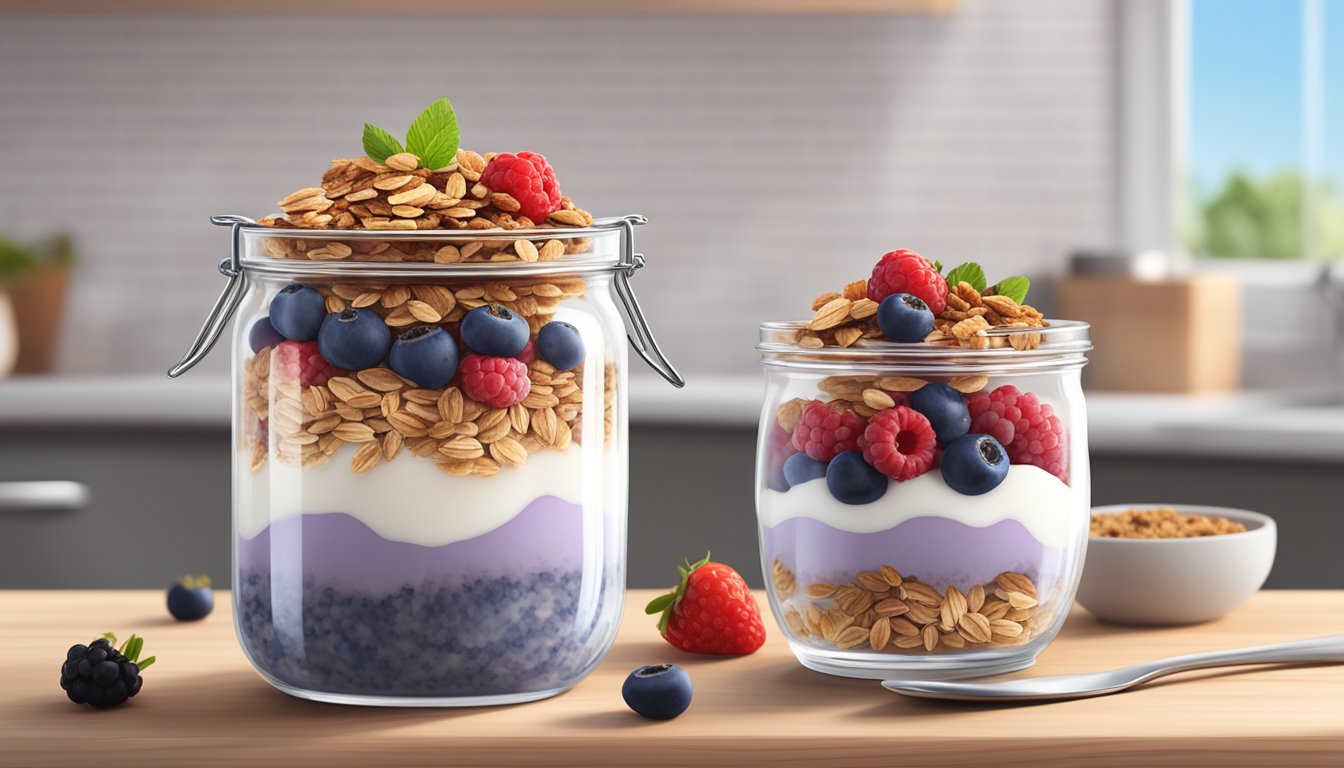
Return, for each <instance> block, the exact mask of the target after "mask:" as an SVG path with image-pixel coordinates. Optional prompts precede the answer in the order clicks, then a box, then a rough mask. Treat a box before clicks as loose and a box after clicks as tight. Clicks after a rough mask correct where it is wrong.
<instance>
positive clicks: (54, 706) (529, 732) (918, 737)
mask: <svg viewBox="0 0 1344 768" xmlns="http://www.w3.org/2000/svg"><path fill="white" fill-rule="evenodd" d="M652 594H653V593H651V592H649V591H646V590H637V591H634V592H632V593H631V595H630V598H629V602H628V605H627V609H626V615H625V622H624V625H623V626H622V628H621V634H620V638H619V640H618V641H617V643H616V647H615V648H614V649H613V650H612V652H611V654H610V655H609V656H608V657H607V659H606V661H605V662H604V663H603V664H602V666H601V667H600V668H599V669H598V670H597V671H596V672H595V673H594V674H593V675H592V676H591V677H589V678H588V679H587V680H585V681H583V682H582V683H580V684H579V685H578V686H577V687H576V688H574V689H573V690H571V691H570V692H568V693H566V694H564V695H561V696H559V697H556V698H554V699H550V700H548V701H543V702H538V703H534V704H524V705H520V706H515V707H501V708H491V709H368V708H359V707H342V706H336V705H327V704H317V703H314V702H309V701H301V700H299V699H294V698H291V697H289V696H286V695H285V694H283V693H280V692H279V691H276V690H274V689H272V688H271V687H270V686H269V685H267V684H266V683H265V682H263V681H262V680H261V678H260V677H258V676H257V675H256V673H254V672H253V671H252V669H251V668H250V667H249V666H248V663H247V661H246V660H245V659H244V658H243V654H242V652H241V651H240V650H239V648H238V645H237V643H236V642H235V641H234V637H233V627H232V624H231V621H230V616H229V611H228V602H229V601H228V594H227V593H224V592H221V593H219V595H218V597H217V599H218V600H219V607H218V608H217V609H216V611H215V613H214V615H212V616H210V617H209V618H208V619H206V620H205V621H203V622H200V623H197V624H178V623H175V622H173V621H172V620H171V619H169V618H168V615H167V613H166V612H165V610H164V608H163V595H162V593H159V592H140V591H127V592H114V591H107V592H96V591H88V592H0V648H3V649H4V656H5V664H4V673H3V674H0V680H2V681H3V682H2V683H0V765H5V766H9V765H14V766H43V765H72V764H74V765H85V764H93V763H94V762H95V761H97V762H98V763H99V764H101V765H105V766H132V765H133V766H151V765H174V766H177V765H194V766H215V765H220V766H225V765H227V766H252V765H272V764H282V765H287V766H299V765H314V766H361V768H364V767H367V766H381V765H402V764H411V765H473V766H487V765H488V766H494V765H562V766H597V765H620V766H652V765H679V766H697V767H698V766H716V765H723V766H744V765H771V766H798V765H823V766H841V765H843V766H889V765H900V766H909V765H924V764H937V765H939V766H976V767H977V768H980V767H982V766H998V765H1014V764H1024V765H1032V766H1037V767H1041V766H1078V765H1086V766H1088V768H1102V767H1104V766H1139V765H1183V766H1233V765H1273V766H1286V765H1333V766H1338V765H1341V764H1344V666H1317V667H1295V668H1282V667H1281V668H1274V669H1266V668H1257V667H1248V668H1241V669H1238V670H1207V671H1203V672H1198V673H1191V674H1188V675H1184V676H1181V677H1173V678H1167V679H1165V680H1163V681H1159V682H1157V683H1154V684H1151V685H1149V686H1147V687H1144V688H1141V689H1138V690H1136V691H1132V692H1129V693H1124V694H1120V695H1116V696H1109V697H1105V698H1098V699H1088V700H1081V701H1072V702H1057V703H1050V704H1036V705H1019V706H1013V707H991V706H980V705H969V706H968V705H964V704H951V703H940V702H931V701H922V700H916V699H906V698H902V697H899V696H896V695H895V694H891V693H888V692H886V691H885V690H883V689H881V688H880V687H879V686H878V684H877V683H875V682H871V681H862V680H848V679H840V678H832V677H827V676H824V675H820V674H817V673H815V672H810V671H808V670H806V669H803V668H802V667H801V666H799V665H798V663H797V662H796V661H795V660H794V659H793V657H792V655H791V654H790V653H789V650H788V648H787V647H786V646H785V644H784V641H783V639H782V638H781V637H780V635H779V632H778V631H777V630H775V628H774V626H773V624H772V625H770V626H769V631H770V640H769V642H768V643H767V644H766V646H765V648H763V649H762V650H761V651H759V652H758V653H756V654H753V655H751V656H748V657H745V658H737V659H709V658H703V657H693V656H689V655H687V654H683V653H680V652H678V651H676V650H674V649H672V648H671V647H670V646H668V645H666V644H665V643H664V642H663V641H662V639H660V638H659V637H658V636H657V634H656V632H655V631H654V628H653V620H652V619H651V618H650V617H647V616H644V615H643V612H642V611H641V610H639V608H640V607H641V606H643V605H644V603H645V602H646V601H647V600H649V599H650V598H651V597H652ZM762 604H764V599H763V597H762ZM103 630H111V631H114V632H117V633H118V634H119V635H123V636H124V635H126V634H128V633H129V632H130V631H132V630H134V631H136V632H138V633H139V634H142V635H144V636H145V638H146V640H147V642H146V650H147V651H148V652H150V653H154V654H156V655H157V656H158V658H159V662H158V663H157V664H156V665H155V666H154V667H152V668H150V669H149V670H147V671H146V672H145V687H144V690H143V692H142V693H141V695H140V696H138V697H137V698H135V699H134V700H133V701H132V702H131V703H130V704H128V705H126V706H123V707H121V708H119V709H116V710H110V711H104V712H96V711H93V710H91V709H88V708H86V707H78V706H76V705H74V704H72V703H70V702H69V701H68V700H66V698H65V695H64V693H63V692H62V691H61V690H60V688H59V687H58V685H57V680H58V677H59V669H60V664H61V661H62V660H63V658H64V654H65V650H66V649H67V648H68V647H69V646H70V645H71V644H72V643H75V642H87V641H89V640H90V639H92V638H93V637H94V636H96V634H97V633H98V632H101V631H103ZM1338 632H1344V591H1294V592H1288V591H1282V592H1262V593H1260V594H1259V595H1256V596H1255V597H1254V598H1253V599H1252V600H1251V601H1250V602H1249V603H1248V604H1246V605H1245V606H1243V607H1242V608H1241V609H1240V610H1238V611H1237V612H1236V613H1235V615H1233V616H1229V617H1227V618H1225V619H1222V620H1220V621H1217V622H1213V623H1211V624H1206V625H1202V626H1197V627H1186V628H1167V629H1126V628H1120V627H1114V626H1107V625H1104V624H1101V623H1099V622H1097V621H1096V620H1094V619H1092V618H1091V617H1090V616H1089V615H1087V614H1086V613H1084V612H1082V611H1081V610H1077V611H1075V613H1074V614H1073V615H1072V616H1071V617H1070V619H1069V622H1068V624H1067V626H1066V627H1065V630H1064V632H1063V634H1062V635H1061V636H1060V637H1059V639H1058V640H1056V642H1055V643H1054V645H1052V646H1051V647H1050V648H1049V649H1048V650H1047V651H1046V652H1045V654H1044V655H1043V656H1042V657H1041V660H1040V663H1039V664H1038V665H1037V667H1036V669H1035V670H1032V671H1029V672H1026V673H1019V674H1057V673H1069V672H1084V671H1095V670H1098V669H1102V668H1108V667H1113V666H1120V665H1124V664H1130V663H1134V662H1138V661H1141V660H1146V659H1152V658H1158V657H1162V656H1169V655H1174V654H1180V653H1189V652H1194V651H1201V650H1212V649H1219V648H1232V647H1237V646H1243V645H1255V644H1260V643H1268V642H1276V641H1283V640H1292V639H1298V638H1303V637H1310V636H1316V635H1323V634H1331V633H1338ZM659 661H674V662H676V663H678V664H682V665H684V666H685V667H686V668H687V669H688V670H689V671H690V673H691V676H692V678H693V680H694V685H695V700H694V702H693V703H692V705H691V709H690V710H689V711H688V712H687V713H686V714H684V715H683V716H682V717H680V718H678V719H677V720H673V721H669V722H664V723H654V722H649V721H646V720H642V719H640V718H639V717H637V716H635V715H634V714H632V713H631V712H630V711H629V710H627V709H626V708H625V705H624V703H623V702H622V701H621V697H620V687H621V682H622V681H623V680H624V678H625V676H626V674H627V673H628V672H629V671H630V670H631V669H634V668H635V667H637V666H640V665H642V664H647V663H655V662H659Z"/></svg>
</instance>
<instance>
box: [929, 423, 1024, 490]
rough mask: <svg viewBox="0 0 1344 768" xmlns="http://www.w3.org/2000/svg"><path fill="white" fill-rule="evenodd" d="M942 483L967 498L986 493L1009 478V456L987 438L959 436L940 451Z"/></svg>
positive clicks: (970, 435) (972, 435)
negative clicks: (941, 455)
mask: <svg viewBox="0 0 1344 768" xmlns="http://www.w3.org/2000/svg"><path fill="white" fill-rule="evenodd" d="M942 470H943V482H945V483H947V487H949V488H951V489H952V490H954V491H956V492H957V493H960V494H964V495H966V496H979V495H980V494H982V493H989V492H990V491H992V490H994V489H995V488H997V487H998V485H999V483H1002V482H1003V478H1005V477H1007V476H1008V453H1007V452H1006V451H1004V450H1003V446H1002V445H999V441H998V440H995V439H994V438H993V437H991V436H989V435H978V434H969V435H962V436H961V437H958V438H957V439H956V440H953V441H952V442H950V443H948V445H947V448H946V449H945V450H944V451H943V461H942Z"/></svg>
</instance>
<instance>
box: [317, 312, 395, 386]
mask: <svg viewBox="0 0 1344 768" xmlns="http://www.w3.org/2000/svg"><path fill="white" fill-rule="evenodd" d="M391 346H392V332H391V331H390V330H388V328H387V323H385V322H383V319H382V318H381V317H379V316H378V315H377V314H375V313H374V312H372V311H370V310H367V309H354V308H349V309H345V310H343V311H341V312H332V313H331V314H330V315H327V319H326V320H323V321H322V329H321V331H320V332H319V333H318V334H317V351H318V354H320V355H322V359H324V360H326V361H327V362H329V363H331V364H332V365H334V366H336V367H337V368H346V369H348V370H351V371H358V370H363V369H364V368H374V367H376V366H378V365H379V364H380V363H382V362H383V359H384V358H386V357H387V350H388V348H390V347H391Z"/></svg>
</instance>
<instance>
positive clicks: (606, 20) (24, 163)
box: [0, 0, 1117, 375]
mask: <svg viewBox="0 0 1344 768" xmlns="http://www.w3.org/2000/svg"><path fill="white" fill-rule="evenodd" d="M1114 15H1115V9H1114V7H1113V5H1112V2H1111V0H1012V1H1011V2H1008V1H1005V0H966V2H964V3H963V5H962V8H961V10H960V11H958V12H957V13H955V14H953V15H950V16H934V17H930V16H906V15H896V16H834V17H831V16H770V17H752V16H591V17H590V16H581V17H568V18H565V17H559V16H555V17H519V16H471V17H465V18H450V17H447V16H424V17H415V16H398V15H392V16H384V17H378V16H375V15H371V14H370V15H359V16H337V17H329V18H322V19H310V18H305V17H298V16H285V15H268V16H260V15H258V16H248V15H220V16H211V15H201V16H152V15H135V14H128V15H108V16H73V15H70V16H39V15H4V16H0V156H2V157H3V158H4V162H3V166H0V167H3V170H0V178H3V182H4V183H3V184H0V229H6V230H11V231H15V232H17V233H19V234H26V235H35V234H40V233H43V232H46V231H48V230H50V229H52V228H54V227H69V228H70V229H72V230H73V231H74V233H75V235H76V236H77V238H78V243H79V247H80V251H81V254H82V259H83V260H82V263H81V265H80V268H79V272H78V275H77V279H76V283H75V290H74V296H73V297H72V298H73V304H72V307H71V311H70V314H69V315H68V320H69V323H68V327H67V329H66V333H65V334H64V340H63V341H64V346H63V349H62V354H61V356H60V367H61V369H62V370H63V371H66V372H79V373H89V372H99V371H115V372H140V371H158V370H162V369H164V368H166V367H167V365H169V364H170V363H171V362H173V361H175V360H176V359H177V357H178V356H179V354H180V353H181V351H182V350H183V349H184V348H185V346H186V344H187V342H188V341H189V340H190V337H191V335H192V334H193V333H194V331H195V328H196V326H197V325H198V324H199V322H200V320H201V319H202V316H203V313H204V312H205V310H206V309H207V308H208V307H209V305H210V303H211V302H212V301H213V299H214V296H215V294H216V292H217V291H218V290H219V288H221V287H222V282H223V281H222V278H220V277H219V276H218V275H217V274H216V273H215V272H214V264H215V262H216V261H218V260H219V259H220V258H221V257H222V256H224V255H226V250H227V237H226V234H225V232H224V231H223V230H219V229H215V228H213V227H211V226H209V225H208V223H207V221H206V218H207V216H208V215H210V214H212V213H222V212H233V213H246V214H250V215H262V214H264V213H267V212H270V211H271V210H272V209H273V203H274V201H275V200H278V199H279V198H280V197H282V196H284V195H285V194H287V193H288V192H290V191H292V190H293V189H295V188H297V187H300V186H305V185H308V184H311V183H313V182H315V181H316V179H317V177H318V176H319V175H320V174H321V172H322V170H323V169H324V168H325V163H326V161H327V160H328V159H329V158H332V157H339V156H348V155H351V154H353V153H355V152H357V151H358V142H359V134H360V127H361V123H362V122H363V121H364V120H370V121H373V122H377V123H379V124H382V125H384V127H387V128H389V129H390V130H392V131H393V132H394V133H399V132H401V131H403V130H404V128H405V124H406V122H407V121H408V120H409V119H410V117H412V116H413V115H414V113H415V112H416V111H417V110H418V109H419V108H420V107H422V106H423V105H424V104H426V103H428V102H429V101H430V100H432V99H433V98H436V97H438V96H441V95H447V96H449V97H450V98H451V99H452V100H453V103H454V106H455V107H456V109H457V112H458V115H459V118H460V120H461V123H462V126H463V141H464V144H465V145H466V146H470V147H473V148H476V149H478V150H480V151H487V150H507V149H533V150H536V151H540V152H543V153H545V154H546V155H547V156H548V157H549V158H550V160H551V162H552V164H553V165H554V166H555V167H556V169H557V171H558V173H559V177H560V180H561V182H562V185H563V186H564V188H565V190H566V192H567V193H569V194H570V195H571V196H572V197H574V199H575V200H576V201H578V202H579V204H580V205H582V206H584V207H585V208H588V209H589V210H591V211H594V212H595V213H597V214H599V215H614V214H619V213H628V212H640V213H644V214H647V215H648V216H649V217H650V219H651V220H652V224H651V225H650V226H648V227H645V228H644V229H643V230H641V231H640V233H639V237H640V247H641V250H643V251H644V252H645V253H646V254H647V255H648V257H649V263H650V267H649V269H648V270H647V273H646V274H644V275H641V276H640V278H639V279H638V280H637V281H636V285H637V288H638V290H639V291H640V294H641V298H642V300H643V302H644V304H645V308H646V309H647V311H648V313H649V315H650V317H651V320H652V322H653V324H654V327H655V330H657V331H658V333H659V336H660V339H661V340H662V341H663V343H664V347H665V348H666V350H667V351H668V353H669V355H671V356H672V357H673V359H674V360H675V361H676V362H677V363H678V364H679V365H680V366H681V368H682V369H683V371H685V372H687V373H690V374H691V375H694V374H695V373H697V372H702V373H710V372H713V373H750V372H752V371H753V370H754V362H755V353H754V350H753V349H752V347H753V344H754V343H755V325H756V324H757V323H758V322H760V321H761V320H765V319H783V318H789V317H796V316H799V315H801V314H803V310H805V309H806V304H807V302H808V300H809V299H810V298H811V296H813V295H814V294H816V293H818V292H820V291H821V290H823V289H825V288H827V287H832V286H838V285H839V284H841V283H843V282H844V281H846V280H849V279H855V278H857V277H861V276H863V275H864V273H865V272H866V269H867V268H868V267H869V266H870V265H871V263H872V262H873V261H874V260H875V259H876V257H877V256H878V255H880V254H881V253H882V252H884V251H886V250H889V249H891V248H894V247H899V246H906V247H913V248H916V249H917V250H920V251H922V252H925V253H926V254H928V255H931V256H934V257H937V258H940V259H942V260H943V261H944V262H955V261H960V260H964V259H971V258H974V259H977V260H980V261H982V262H984V263H986V265H987V266H989V268H990V269H991V270H992V271H993V272H995V273H1016V272H1027V273H1034V274H1040V273H1048V272H1051V271H1054V270H1056V269H1058V267H1059V266H1060V265H1061V264H1062V258H1063V254H1064V253H1065V252H1066V251H1067V250H1068V249H1070V248H1072V247H1074V246H1078V245H1085V244H1107V243H1110V242H1111V241H1112V240H1113V237H1114V232H1115V227H1116V219H1117V217H1116V213H1115V202H1116V190H1115V176H1116V167H1115V164H1116V158H1115V152H1114V143H1115V96H1116V83H1115V80H1116V67H1115V43H1114V33H1115V28H1114V26H1115V25H1114ZM208 364H209V365H210V366H211V367H212V368H214V369H216V370H223V369H224V366H225V361H224V360H223V359H222V355H220V354H219V353H218V352H217V353H216V356H215V358H214V359H212V360H211V361H210V362H209V363H208Z"/></svg>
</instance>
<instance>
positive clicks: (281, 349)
mask: <svg viewBox="0 0 1344 768" xmlns="http://www.w3.org/2000/svg"><path fill="white" fill-rule="evenodd" d="M271 354H272V355H274V357H273V358H272V359H273V361H274V363H275V365H276V367H277V369H278V370H279V371H280V375H281V376H283V377H285V378H287V379H295V378H297V379H298V380H299V383H300V384H302V385H303V386H305V387H313V386H317V387H320V386H322V385H323V384H326V383H327V380H328V379H330V378H331V377H333V376H344V375H346V374H347V373H349V371H347V370H345V369H344V368H337V367H336V366H334V365H332V364H331V363H328V362H327V361H326V359H325V358H323V357H322V354H321V353H320V352H318V351H317V342H316V341H282V342H280V343H279V344H276V345H275V351H274V352H272V353H271Z"/></svg>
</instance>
